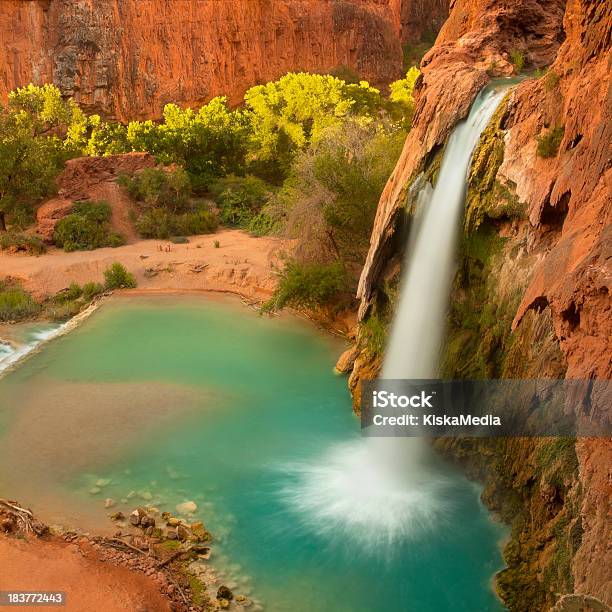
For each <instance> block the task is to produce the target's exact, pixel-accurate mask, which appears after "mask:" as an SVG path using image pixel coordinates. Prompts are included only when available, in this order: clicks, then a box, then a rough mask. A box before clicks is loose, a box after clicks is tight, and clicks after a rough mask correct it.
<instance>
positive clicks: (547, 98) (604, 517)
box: [353, 0, 612, 610]
mask: <svg viewBox="0 0 612 612" xmlns="http://www.w3.org/2000/svg"><path fill="white" fill-rule="evenodd" d="M611 44H612V3H610V2H601V1H600V0H567V1H566V0H550V1H544V0H518V1H516V0H515V1H513V2H505V1H494V0H457V1H456V2H455V3H454V4H453V7H452V9H451V14H450V17H449V19H448V21H447V22H446V24H445V25H444V27H443V28H442V30H441V32H440V34H439V36H438V39H437V42H436V45H435V46H434V48H433V49H432V50H431V51H430V52H429V53H428V54H427V55H426V56H425V58H424V59H423V63H422V72H423V78H422V80H421V82H420V83H418V84H417V93H416V96H417V99H416V112H415V117H414V124H413V128H412V131H411V133H410V134H409V136H408V139H407V142H406V145H405V148H404V151H403V154H402V157H401V159H400V161H399V163H398V165H397V167H396V169H395V171H394V173H393V175H392V176H391V178H390V180H389V182H388V184H387V186H386V188H385V191H384V193H383V195H382V198H381V201H380V204H379V208H378V213H377V217H376V221H375V228H374V232H373V234H372V240H371V248H370V251H369V254H368V257H367V261H366V264H365V267H364V270H363V274H362V277H361V281H360V287H359V295H360V297H361V299H362V303H361V310H360V314H361V316H362V317H367V316H368V310H369V308H370V306H371V305H372V303H373V302H374V301H375V298H376V295H377V291H379V288H380V287H381V285H382V282H381V280H382V278H383V277H384V275H385V274H387V273H388V267H389V262H390V261H391V258H392V257H393V255H394V249H395V248H396V245H395V244H394V241H393V238H394V236H395V234H396V233H397V230H398V227H399V224H398V221H399V220H400V218H401V216H402V214H403V212H402V211H403V209H404V206H405V203H406V194H407V187H408V186H409V185H410V183H411V182H412V181H413V180H414V178H415V177H416V175H417V174H418V173H419V172H420V171H421V170H422V169H423V168H424V167H425V166H427V165H428V164H429V163H430V162H431V161H432V159H433V156H434V155H435V154H436V152H438V151H439V150H440V148H441V146H442V145H443V144H444V142H445V141H446V139H447V137H448V135H449V133H450V130H451V129H452V127H453V126H454V125H455V124H456V123H457V122H458V121H459V120H460V119H461V118H463V117H464V116H465V115H466V114H467V112H468V110H469V107H470V105H471V103H472V101H473V99H474V97H475V96H476V94H477V92H478V91H479V89H480V88H481V87H482V86H483V85H484V84H485V83H486V82H487V81H488V80H489V77H490V75H492V74H493V75H504V74H509V73H510V72H511V70H512V66H511V65H510V61H509V60H510V57H511V54H512V53H513V52H516V51H518V52H520V53H521V54H522V55H523V57H524V59H525V62H526V66H527V67H528V68H537V67H541V66H544V65H547V66H549V68H548V71H547V73H546V74H544V75H543V76H540V77H539V78H529V79H526V80H525V81H523V82H522V83H521V84H520V85H519V86H518V87H517V88H516V89H515V91H514V92H513V93H512V94H511V96H510V99H509V100H508V106H507V111H506V113H505V116H504V118H503V122H502V123H503V130H502V137H501V147H502V156H503V161H501V163H500V165H499V166H498V167H495V169H494V178H495V179H496V182H497V183H498V184H500V185H502V186H503V188H504V189H506V190H507V193H509V194H510V195H511V197H512V198H514V199H515V201H516V202H518V203H519V204H520V206H521V207H523V209H524V211H525V216H526V219H525V220H523V221H520V220H518V219H515V220H514V221H513V222H512V224H510V223H509V222H498V223H500V225H503V227H504V231H505V232H506V233H505V234H504V236H505V237H506V238H507V239H508V240H507V244H509V245H510V246H511V247H512V248H513V249H514V250H513V251H512V250H511V248H508V249H506V250H505V251H504V252H505V253H506V257H507V259H506V268H507V269H508V270H511V272H510V274H506V277H505V278H503V280H502V282H505V283H506V285H507V286H506V287H499V288H498V289H499V291H500V293H503V291H504V290H506V291H507V290H508V288H510V289H511V290H514V289H518V290H520V292H521V293H520V294H519V295H520V296H521V298H520V304H519V306H518V309H516V308H515V311H513V314H514V322H513V324H512V330H513V331H512V332H510V330H508V333H509V334H510V333H511V334H512V338H514V341H515V347H514V349H515V351H518V352H516V356H515V357H516V359H517V362H518V363H519V365H520V366H521V367H522V366H526V365H528V364H529V360H530V358H534V357H535V362H537V359H538V356H537V355H534V354H533V353H534V352H535V349H534V346H535V345H530V344H529V341H526V342H525V344H524V345H522V344H521V342H522V341H521V338H531V337H533V334H532V332H530V331H529V328H530V326H533V325H534V321H537V323H536V325H539V326H540V329H545V328H546V325H549V328H550V332H547V333H550V343H551V345H554V346H555V347H556V349H555V350H558V351H559V355H560V358H559V361H560V362H561V363H562V366H561V367H560V369H559V370H557V371H556V372H555V373H554V374H553V376H559V375H561V376H563V375H565V376H566V377H568V378H577V379H596V378H600V379H611V378H612V347H611V345H610V339H611V338H612V301H611V299H610V285H611V284H612V170H611V168H612V154H611V149H610V143H611V142H612V99H611V91H612V89H611V73H610V66H611V65H612V51H611ZM555 127H556V128H558V129H560V130H561V134H562V136H561V138H560V142H559V146H558V149H556V150H555V151H553V152H552V154H549V155H547V156H542V155H538V154H537V148H538V138H542V136H544V135H546V134H547V133H549V131H550V130H551V129H552V128H555ZM510 225H511V227H510ZM521 259H523V260H524V261H528V262H529V266H528V269H526V270H525V278H524V279H522V280H524V282H522V281H521V283H520V284H518V283H517V282H516V281H517V279H518V276H519V274H517V273H516V271H517V269H518V268H517V266H516V265H514V264H515V262H516V261H519V260H521ZM500 278H501V277H500ZM498 280H499V279H498ZM494 300H495V296H493V301H494ZM494 303H495V301H494ZM546 321H548V322H549V323H546ZM530 334H531V335H530ZM521 346H523V349H520V350H518V348H517V347H521ZM521 351H522V352H521ZM539 358H540V360H541V361H542V359H541V356H540V357H539ZM466 360H467V356H466ZM544 361H545V360H544ZM357 363H359V360H358V362H357ZM532 365H533V363H532ZM540 366H541V367H539V368H538V367H536V368H535V369H534V368H532V369H531V370H530V373H531V375H532V376H536V377H537V376H541V377H547V376H548V375H549V374H547V370H546V368H547V367H550V364H549V363H544V362H543V361H542V363H540ZM518 371H520V370H518ZM527 377H528V376H527ZM357 378H359V374H358V373H355V372H354V374H353V379H355V380H356V379H357ZM592 399H594V400H596V399H597V398H592ZM592 410H600V411H608V413H609V411H610V398H603V399H602V398H599V401H598V402H597V401H595V403H594V404H593V406H592ZM533 449H534V443H533V442H532V441H525V442H520V441H518V442H516V443H512V444H510V443H509V444H508V447H507V451H508V453H509V454H508V455H507V456H506V457H505V458H504V459H505V460H506V463H505V464H504V465H505V466H506V468H505V470H506V472H505V473H504V475H505V477H506V486H508V487H510V488H511V489H514V491H515V492H516V491H520V494H521V495H523V498H522V501H523V502H524V507H525V516H527V517H530V522H529V520H528V522H526V523H525V526H524V528H523V530H522V531H520V532H519V533H518V535H517V539H516V540H514V541H513V546H514V551H515V553H516V558H515V559H514V561H513V568H512V571H514V572H515V576H516V575H519V574H520V572H521V571H523V572H524V574H525V576H528V580H527V582H526V583H525V584H527V585H528V587H529V588H531V586H530V585H533V584H534V583H536V582H540V583H541V582H546V581H547V580H552V579H551V578H550V576H547V574H546V572H545V571H544V569H543V568H545V567H550V559H547V558H546V556H547V555H548V554H549V552H548V551H547V546H551V547H554V546H557V547H558V546H559V543H560V541H561V540H560V537H558V536H555V537H553V536H551V533H554V531H553V528H552V526H553V525H554V524H555V521H557V517H559V516H560V512H566V511H567V512H570V513H571V512H576V514H573V515H572V516H573V517H574V518H572V521H574V522H575V524H576V525H577V527H578V529H577V531H576V533H579V534H580V537H579V538H578V537H577V538H576V540H577V544H579V545H578V547H577V549H576V550H573V551H572V552H571V556H570V558H569V560H567V561H568V565H567V568H566V570H565V572H564V574H565V577H566V578H567V579H568V582H567V583H566V584H570V585H571V586H570V588H573V589H574V591H575V592H576V593H580V594H582V595H581V596H583V595H593V596H595V597H597V598H599V599H601V600H602V601H604V602H606V603H607V604H612V580H611V579H610V572H609V568H610V562H611V561H610V559H611V557H610V551H609V548H607V547H606V545H605V544H604V542H609V541H610V522H609V515H608V514H607V513H608V511H609V507H610V487H609V482H610V474H609V466H610V463H611V461H612V446H611V445H610V441H609V440H588V439H586V440H581V441H579V442H578V443H577V444H576V454H577V459H578V467H577V472H576V476H575V481H574V482H573V483H571V482H569V481H567V480H566V483H565V484H566V490H570V489H571V490H573V491H574V493H575V492H576V491H579V492H580V493H576V499H580V501H579V502H576V503H577V505H578V508H579V510H577V511H576V510H572V509H571V503H572V502H570V501H568V500H569V499H570V497H571V496H570V497H568V498H562V499H560V501H559V504H558V506H557V507H555V508H554V509H552V510H551V508H550V503H549V502H548V501H546V500H547V494H548V493H547V489H546V487H547V486H548V485H547V484H546V482H545V479H544V478H542V477H541V474H538V471H537V469H538V468H537V458H536V459H534V457H537V453H534V450H533ZM494 452H497V451H494ZM492 455H493V456H494V453H493V454H492ZM517 457H521V461H522V465H521V467H520V470H522V473H521V477H523V476H525V482H528V483H530V485H529V487H525V488H522V487H523V485H522V484H520V483H519V479H518V477H517V476H516V474H518V473H520V470H519V469H517V472H516V473H514V472H512V471H511V469H510V467H509V466H511V465H512V462H513V461H515V462H516V461H517ZM478 460H479V461H480V463H482V462H483V456H482V454H480V455H479V459H478ZM502 463H503V462H502ZM502 472H503V470H502ZM494 488H495V487H493V489H494ZM553 493H554V494H555V495H556V494H557V493H558V490H554V487H553ZM572 495H573V493H572ZM547 504H549V506H548V508H547V507H546V505H547ZM565 506H567V507H565ZM561 509H562V510H561ZM536 517H537V520H536ZM557 550H559V548H557ZM557 561H558V559H557ZM547 563H548V564H549V565H548V566H547V565H546V564H547ZM536 576H537V578H536ZM549 585H550V586H551V588H552V586H553V585H552V583H549ZM557 585H558V583H557ZM516 586H517V588H519V587H518V584H516ZM553 590H554V589H553ZM557 592H558V591H557ZM551 593H553V591H549V595H548V597H549V598H550V599H551V600H554V598H555V597H556V596H555V595H553V594H551ZM523 596H524V597H525V598H527V599H528V597H529V594H528V593H527V592H525V593H524V594H523ZM559 605H562V604H561V603H559ZM512 609H525V608H520V607H517V608H512ZM532 609H535V608H532ZM538 609H540V608H538ZM542 609H548V607H546V608H542ZM555 609H559V610H561V609H563V610H565V609H570V608H565V607H559V608H555ZM585 609H586V608H585ZM588 609H591V608H588Z"/></svg>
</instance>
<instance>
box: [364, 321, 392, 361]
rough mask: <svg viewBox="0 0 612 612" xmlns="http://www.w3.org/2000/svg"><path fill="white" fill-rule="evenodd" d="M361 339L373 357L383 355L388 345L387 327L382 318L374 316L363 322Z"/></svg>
mask: <svg viewBox="0 0 612 612" xmlns="http://www.w3.org/2000/svg"><path fill="white" fill-rule="evenodd" d="M359 338H360V340H361V342H363V343H364V344H365V347H366V348H367V349H368V351H370V353H371V354H373V355H382V354H383V352H384V350H385V345H386V343H387V325H386V324H385V322H384V321H383V319H382V318H381V317H379V316H378V315H376V314H373V315H372V316H370V317H369V318H367V319H366V320H364V321H362V323H361V327H360V328H359Z"/></svg>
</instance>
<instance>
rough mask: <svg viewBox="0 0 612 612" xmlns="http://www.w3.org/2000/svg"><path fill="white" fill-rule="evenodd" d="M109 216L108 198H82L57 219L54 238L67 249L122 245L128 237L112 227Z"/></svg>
mask: <svg viewBox="0 0 612 612" xmlns="http://www.w3.org/2000/svg"><path fill="white" fill-rule="evenodd" d="M110 219H111V207H110V206H109V205H108V204H107V203H106V202H79V203H78V204H75V206H74V207H73V209H72V212H71V213H70V214H69V215H67V216H66V217H64V218H63V219H61V220H60V221H58V223H57V225H56V226H55V231H54V232H53V242H54V243H55V244H56V246H58V247H60V248H63V249H64V251H66V252H70V251H91V250H93V249H98V248H101V247H109V246H110V247H118V246H121V245H123V244H125V238H124V237H123V236H121V235H120V234H117V233H115V232H111V231H110V230H109V222H110Z"/></svg>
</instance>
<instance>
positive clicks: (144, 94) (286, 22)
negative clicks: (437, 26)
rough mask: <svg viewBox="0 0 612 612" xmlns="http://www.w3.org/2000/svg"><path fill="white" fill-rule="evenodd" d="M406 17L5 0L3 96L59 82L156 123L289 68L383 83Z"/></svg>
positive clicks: (353, 8)
mask: <svg viewBox="0 0 612 612" xmlns="http://www.w3.org/2000/svg"><path fill="white" fill-rule="evenodd" d="M416 1H417V3H420V4H421V5H422V4H423V0H416ZM431 1H432V2H433V1H434V0H431ZM439 1H440V0H435V2H439ZM401 10H402V7H401V2H399V0H342V1H332V0H291V1H289V0H147V1H146V2H143V1H142V0H53V1H51V0H27V1H24V0H3V1H2V3H1V7H0V94H1V95H2V96H5V95H6V93H7V91H10V90H11V89H13V88H15V87H16V86H21V85H24V84H27V83H29V82H31V81H32V82H35V83H42V82H53V83H55V84H57V85H58V86H59V87H60V88H61V90H62V91H63V92H64V93H65V94H66V95H73V96H74V97H75V98H76V99H77V101H78V102H79V103H81V104H82V105H83V106H84V107H85V108H86V110H87V111H90V112H94V111H95V112H99V113H102V114H103V115H106V116H114V117H118V118H121V119H132V118H144V117H159V116H160V112H161V109H162V108H163V105H164V104H165V103H167V102H178V103H181V104H184V105H193V106H197V105H201V104H202V103H204V102H205V101H207V100H208V99H210V98H211V97H213V96H215V95H228V96H229V98H230V100H231V101H232V102H234V103H237V102H239V101H240V100H241V97H242V94H243V93H244V91H245V90H246V89H247V88H248V87H250V86H252V85H255V84H257V83H261V82H264V81H268V80H272V79H275V78H277V77H279V76H281V75H282V74H284V73H285V72H287V71H289V70H299V69H303V70H309V71H326V70H331V69H334V68H338V67H341V66H348V67H351V68H352V69H354V70H356V71H357V72H358V73H359V74H360V75H361V76H362V77H363V78H365V79H368V80H370V81H371V82H373V83H375V84H383V83H387V82H389V81H391V80H393V79H395V78H398V77H399V76H400V75H401V66H402V50H401V44H400V38H399V34H400V27H401V25H400V16H399V14H398V11H401ZM405 11H406V9H405V7H404V12H405Z"/></svg>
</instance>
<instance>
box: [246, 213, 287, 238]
mask: <svg viewBox="0 0 612 612" xmlns="http://www.w3.org/2000/svg"><path fill="white" fill-rule="evenodd" d="M248 230H249V233H250V234H253V236H268V235H269V234H274V233H276V232H278V231H279V230H280V224H279V222H278V221H277V220H276V219H273V218H272V217H271V216H270V215H269V214H268V213H267V212H266V211H265V210H262V211H260V212H259V213H258V214H257V215H255V216H254V217H253V218H252V219H251V220H250V221H249V226H248Z"/></svg>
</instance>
